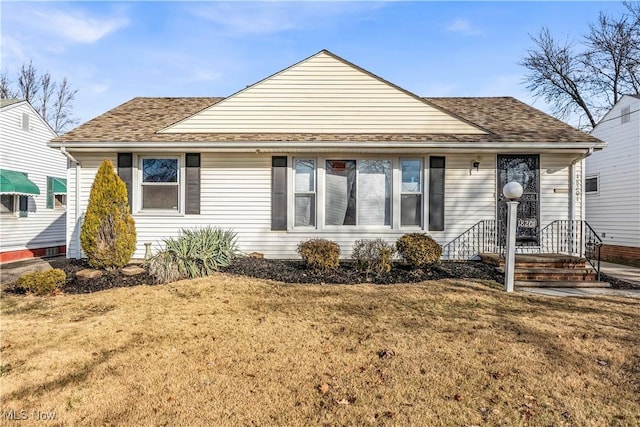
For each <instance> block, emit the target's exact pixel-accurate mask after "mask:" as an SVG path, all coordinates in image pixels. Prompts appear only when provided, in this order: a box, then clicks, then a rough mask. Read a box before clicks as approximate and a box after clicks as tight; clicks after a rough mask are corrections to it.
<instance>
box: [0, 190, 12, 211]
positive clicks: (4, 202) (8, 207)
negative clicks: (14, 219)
mask: <svg viewBox="0 0 640 427" xmlns="http://www.w3.org/2000/svg"><path fill="white" fill-rule="evenodd" d="M0 199H1V206H0V214H2V215H7V214H13V213H14V212H15V206H16V197H15V196H14V195H13V194H3V195H2V196H0Z"/></svg>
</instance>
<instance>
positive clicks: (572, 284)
mask: <svg viewBox="0 0 640 427" xmlns="http://www.w3.org/2000/svg"><path fill="white" fill-rule="evenodd" d="M514 286H515V287H516V288H610V287H611V284H609V283H607V282H589V281H583V280H579V281H557V282H556V281H545V280H516V281H515V282H514Z"/></svg>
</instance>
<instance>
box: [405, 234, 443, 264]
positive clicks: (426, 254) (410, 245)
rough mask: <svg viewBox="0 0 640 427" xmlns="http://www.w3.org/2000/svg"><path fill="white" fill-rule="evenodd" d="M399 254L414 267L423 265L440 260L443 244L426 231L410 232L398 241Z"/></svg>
mask: <svg viewBox="0 0 640 427" xmlns="http://www.w3.org/2000/svg"><path fill="white" fill-rule="evenodd" d="M396 248H397V250H398V254H399V255H400V257H401V258H402V260H403V261H404V262H405V263H407V264H408V265H410V266H412V267H423V266H425V265H428V264H433V263H436V262H439V261H440V257H441V256H442V246H440V245H439V244H438V242H436V241H435V240H433V239H432V238H431V236H429V235H428V234H424V233H408V234H405V235H403V236H402V237H400V238H399V239H398V241H397V242H396Z"/></svg>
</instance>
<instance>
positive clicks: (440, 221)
mask: <svg viewBox="0 0 640 427" xmlns="http://www.w3.org/2000/svg"><path fill="white" fill-rule="evenodd" d="M444 166H445V161H444V157H436V156H431V157H430V158H429V230H433V231H442V230H444V170H445V169H444Z"/></svg>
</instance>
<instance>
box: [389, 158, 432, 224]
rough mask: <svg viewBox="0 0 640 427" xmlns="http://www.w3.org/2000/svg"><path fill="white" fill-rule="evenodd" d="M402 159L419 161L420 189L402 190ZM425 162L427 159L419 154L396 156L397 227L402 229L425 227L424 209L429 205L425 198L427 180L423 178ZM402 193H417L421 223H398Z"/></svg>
mask: <svg viewBox="0 0 640 427" xmlns="http://www.w3.org/2000/svg"><path fill="white" fill-rule="evenodd" d="M403 160H419V161H420V166H421V168H420V191H415V192H409V191H404V192H403V191H402V161H403ZM426 164H427V161H426V160H425V158H424V157H420V156H415V157H400V158H398V164H397V168H394V170H395V169H397V171H398V193H399V196H398V216H397V218H398V226H397V228H398V229H402V230H424V229H425V225H424V224H425V218H426V217H425V210H426V209H427V207H428V206H429V205H428V204H427V203H426V201H427V200H426V198H427V194H428V193H427V192H426V191H425V187H426V186H427V181H426V179H425V177H426V176H427V169H426ZM403 194H419V195H420V196H421V197H420V200H421V204H422V206H421V208H422V209H420V217H421V218H420V224H421V225H405V226H404V227H403V226H402V225H401V224H400V221H401V215H402V212H400V207H401V205H402V195H403Z"/></svg>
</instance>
